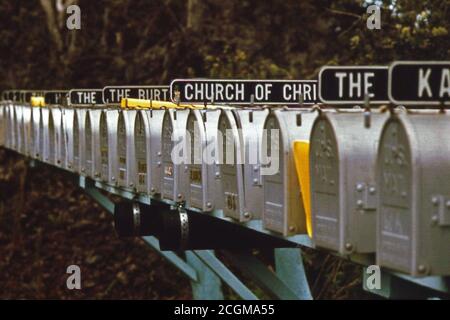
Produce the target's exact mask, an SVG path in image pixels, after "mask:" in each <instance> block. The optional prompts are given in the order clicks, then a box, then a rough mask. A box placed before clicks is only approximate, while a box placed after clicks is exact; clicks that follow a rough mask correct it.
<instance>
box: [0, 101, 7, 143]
mask: <svg viewBox="0 0 450 320" xmlns="http://www.w3.org/2000/svg"><path fill="white" fill-rule="evenodd" d="M5 133H6V121H5V103H4V102H3V101H2V103H1V104H0V146H4V145H5V143H6V136H5Z"/></svg>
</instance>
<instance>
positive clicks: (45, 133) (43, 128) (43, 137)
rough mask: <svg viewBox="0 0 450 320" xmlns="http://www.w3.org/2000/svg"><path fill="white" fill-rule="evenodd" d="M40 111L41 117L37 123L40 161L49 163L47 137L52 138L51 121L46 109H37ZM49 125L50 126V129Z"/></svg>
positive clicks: (48, 111)
mask: <svg viewBox="0 0 450 320" xmlns="http://www.w3.org/2000/svg"><path fill="white" fill-rule="evenodd" d="M39 109H41V117H40V121H39V154H40V155H41V160H42V161H44V162H49V156H50V155H49V152H50V150H49V148H50V145H49V135H50V134H53V136H54V126H53V121H52V120H50V110H49V108H48V107H39ZM49 125H52V127H51V128H50V126H49Z"/></svg>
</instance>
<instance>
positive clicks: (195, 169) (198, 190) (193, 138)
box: [186, 110, 212, 211]
mask: <svg viewBox="0 0 450 320" xmlns="http://www.w3.org/2000/svg"><path fill="white" fill-rule="evenodd" d="M186 127H187V132H188V134H189V138H190V139H188V140H187V144H188V145H187V148H186V149H187V150H189V151H188V155H189V160H188V161H189V162H188V164H187V167H188V170H187V172H186V174H187V181H188V186H187V189H188V191H187V192H186V205H187V206H188V207H192V208H196V209H200V210H202V211H203V210H204V209H205V207H206V206H205V202H204V200H206V192H205V190H207V188H208V180H207V176H206V174H207V172H206V167H205V170H203V169H204V166H203V161H202V154H203V150H204V148H205V146H206V135H205V127H204V124H203V119H202V115H201V113H200V111H199V110H193V111H191V113H190V114H189V117H188V119H187V125H186ZM211 206H212V204H211V203H210V207H211Z"/></svg>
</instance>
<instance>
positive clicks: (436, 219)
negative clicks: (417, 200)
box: [431, 215, 439, 224]
mask: <svg viewBox="0 0 450 320" xmlns="http://www.w3.org/2000/svg"><path fill="white" fill-rule="evenodd" d="M438 221H439V217H438V216H437V215H434V216H432V217H431V222H432V223H433V224H436V223H438Z"/></svg>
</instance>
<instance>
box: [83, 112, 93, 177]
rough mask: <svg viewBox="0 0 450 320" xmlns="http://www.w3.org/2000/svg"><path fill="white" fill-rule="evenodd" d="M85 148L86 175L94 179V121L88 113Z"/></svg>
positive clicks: (85, 127) (85, 128) (85, 126)
mask: <svg viewBox="0 0 450 320" xmlns="http://www.w3.org/2000/svg"><path fill="white" fill-rule="evenodd" d="M84 140H85V141H84V146H85V173H86V175H87V176H89V177H92V166H93V150H94V148H93V134H92V121H91V114H90V112H87V114H86V119H85V125H84Z"/></svg>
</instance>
